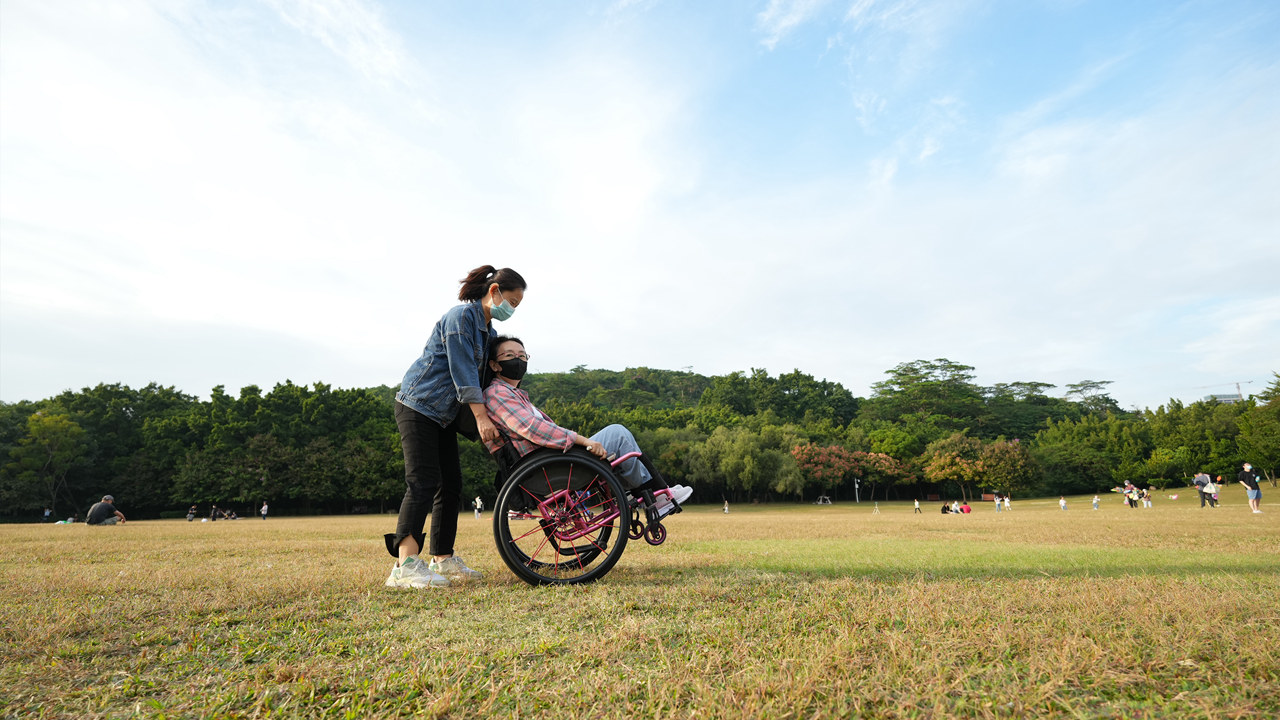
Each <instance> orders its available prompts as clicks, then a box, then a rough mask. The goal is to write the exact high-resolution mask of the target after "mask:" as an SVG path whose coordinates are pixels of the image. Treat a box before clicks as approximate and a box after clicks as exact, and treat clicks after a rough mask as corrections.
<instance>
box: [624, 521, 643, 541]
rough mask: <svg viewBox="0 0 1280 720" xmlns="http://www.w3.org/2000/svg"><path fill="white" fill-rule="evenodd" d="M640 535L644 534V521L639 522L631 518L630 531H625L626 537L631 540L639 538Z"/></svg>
mask: <svg viewBox="0 0 1280 720" xmlns="http://www.w3.org/2000/svg"><path fill="white" fill-rule="evenodd" d="M642 535H644V523H642V522H640V521H639V520H632V521H631V528H630V531H629V532H628V533H627V537H629V538H631V539H632V540H639V539H640V537H641V536H642Z"/></svg>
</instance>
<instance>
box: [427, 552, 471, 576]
mask: <svg viewBox="0 0 1280 720" xmlns="http://www.w3.org/2000/svg"><path fill="white" fill-rule="evenodd" d="M430 569H431V571H432V572H435V573H439V574H441V575H443V576H445V577H447V578H449V579H450V580H461V581H467V580H479V579H480V578H482V577H484V573H482V572H480V571H479V570H472V569H471V568H469V567H467V564H466V563H465V562H463V561H462V558H460V557H458V556H457V555H454V556H452V557H447V558H445V559H443V560H432V561H431V565H430Z"/></svg>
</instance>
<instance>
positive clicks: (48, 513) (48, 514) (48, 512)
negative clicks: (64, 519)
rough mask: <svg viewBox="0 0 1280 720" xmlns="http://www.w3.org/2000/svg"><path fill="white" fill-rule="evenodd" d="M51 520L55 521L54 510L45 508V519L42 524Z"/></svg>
mask: <svg viewBox="0 0 1280 720" xmlns="http://www.w3.org/2000/svg"><path fill="white" fill-rule="evenodd" d="M51 520H53V509H52V508H45V509H44V519H42V520H41V521H40V522H50V521H51Z"/></svg>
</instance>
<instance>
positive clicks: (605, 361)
mask: <svg viewBox="0 0 1280 720" xmlns="http://www.w3.org/2000/svg"><path fill="white" fill-rule="evenodd" d="M1278 38H1280V4H1277V3H1274V2H1271V0H1206V1H1199V0H1193V1H1191V2H1175V1H1173V0H1158V1H1150V2H1145V1H1142V0H1132V1H1130V2H1124V3H1117V2H1113V1H1111V0H1097V1H1092V0H939V1H937V2H935V1H933V0H753V1H751V2H746V1H743V2H715V3H685V2H673V1H663V0H615V1H613V2H570V1H562V2H554V3H528V2H490V1H486V0H476V1H472V2H465V3H457V2H416V1H413V0H393V1H390V2H375V1H373V0H309V1H303V0H244V1H241V0H151V1H147V0H132V1H112V0H102V1H100V2H94V3H52V2H48V1H47V0H4V3H3V4H0V401H4V402H16V401H19V400H39V399H43V398H47V397H52V396H54V395H56V394H58V393H60V392H62V391H64V390H67V389H72V390H78V389H80V388H84V387H92V386H96V385H98V384H99V383H123V384H126V385H129V386H131V387H135V388H137V387H142V386H144V385H146V384H148V383H151V382H156V383H159V384H161V385H164V386H173V387H176V388H177V389H178V390H181V391H183V392H187V393H189V394H192V395H197V396H201V397H207V396H208V395H209V392H210V391H211V390H212V388H214V387H215V386H219V385H221V386H225V387H226V388H227V390H228V392H231V393H232V394H236V393H238V391H239V389H240V388H242V387H245V386H248V385H257V386H260V387H261V388H263V389H264V390H268V389H270V388H271V387H273V386H275V385H276V384H278V383H282V382H285V381H286V380H291V381H292V382H294V383H297V384H310V383H315V382H324V383H326V384H329V385H331V386H335V387H372V386H377V385H398V384H399V382H400V380H401V377H402V376H403V374H404V372H405V370H406V369H407V368H408V367H409V365H410V364H411V363H412V361H413V360H414V359H415V358H416V357H417V356H418V354H419V353H420V352H421V351H422V347H423V345H424V344H425V342H426V339H427V337H428V336H429V334H430V332H431V329H432V327H433V326H434V325H435V323H436V321H437V320H438V319H439V317H440V316H441V315H442V314H443V313H444V312H445V311H446V310H447V309H448V308H449V307H451V306H452V305H454V304H456V303H457V290H458V281H459V280H460V279H461V278H462V277H463V276H464V275H465V274H466V272H467V271H468V270H470V269H471V268H473V267H477V266H480V265H485V264H493V265H496V266H499V267H503V266H507V267H512V268H514V269H516V270H517V271H519V272H520V273H521V274H522V275H523V276H524V277H525V279H526V280H527V281H528V289H527V291H526V295H525V300H524V302H523V303H522V304H521V306H520V308H519V309H518V310H517V312H516V314H515V315H514V317H512V318H511V319H510V320H509V321H507V322H504V323H496V326H497V329H498V330H499V331H501V332H505V333H510V334H515V335H518V336H520V337H522V338H523V339H524V341H525V343H526V346H527V348H528V350H529V352H530V354H531V357H532V361H531V363H530V366H531V367H530V370H531V372H557V371H567V370H569V369H571V368H573V367H575V366H579V365H585V366H587V367H591V368H606V369H613V370H623V369H625V368H628V367H639V366H646V367H652V368H663V369H669V370H692V371H693V372H697V373H702V374H705V375H719V374H725V373H729V372H733V371H739V370H740V371H745V372H750V370H751V369H753V368H763V369H765V370H767V371H768V372H769V373H771V374H774V375H776V374H779V373H785V372H790V371H792V370H796V369H798V370H800V371H802V372H804V373H807V374H809V375H812V376H814V377H816V378H818V379H828V380H833V381H837V382H840V383H842V384H843V385H845V386H846V387H847V388H848V389H849V390H850V391H851V392H853V394H854V395H857V396H864V397H865V396H869V395H870V394H871V393H872V384H873V383H876V382H878V381H880V380H883V379H884V378H885V377H886V376H885V372H886V371H887V370H889V369H891V368H893V367H894V366H896V365H898V364H899V363H904V362H910V361H913V360H918V359H935V358H947V359H949V360H951V361H954V362H958V363H963V364H965V365H970V366H973V367H974V368H975V369H974V374H975V382H978V383H979V384H982V385H994V384H995V383H1001V382H1016V381H1035V382H1046V383H1052V384H1054V385H1056V386H1057V387H1056V388H1055V389H1052V390H1050V391H1049V394H1053V395H1061V394H1064V393H1065V392H1066V387H1065V386H1066V385H1067V384H1068V383H1075V382H1080V381H1082V380H1108V381H1111V382H1112V384H1111V385H1110V386H1108V390H1109V392H1110V395H1111V396H1112V397H1113V398H1114V399H1115V400H1116V401H1117V402H1118V403H1119V404H1120V405H1121V406H1122V407H1125V408H1155V407H1156V406H1158V405H1161V404H1165V403H1167V402H1168V401H1169V400H1170V399H1171V398H1176V399H1179V400H1182V401H1184V402H1189V401H1192V400H1195V399H1198V398H1200V397H1203V396H1205V395H1207V394H1210V393H1233V392H1235V390H1236V386H1235V383H1237V382H1241V383H1243V384H1242V385H1241V389H1242V390H1243V392H1244V393H1245V394H1246V395H1247V394H1249V393H1250V392H1258V391H1261V390H1262V389H1264V388H1265V387H1266V386H1267V384H1268V383H1269V382H1271V380H1272V378H1273V376H1272V373H1273V372H1275V371H1277V370H1280V289H1278V287H1277V280H1276V278H1277V276H1278V275H1280V273H1278V269H1280V132H1278V131H1280V39H1278Z"/></svg>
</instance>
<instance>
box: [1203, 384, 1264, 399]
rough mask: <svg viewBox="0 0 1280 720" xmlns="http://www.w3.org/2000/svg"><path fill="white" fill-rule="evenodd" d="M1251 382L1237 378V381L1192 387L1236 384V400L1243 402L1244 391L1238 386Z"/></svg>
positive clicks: (1206, 387)
mask: <svg viewBox="0 0 1280 720" xmlns="http://www.w3.org/2000/svg"><path fill="white" fill-rule="evenodd" d="M1251 382H1253V381H1252V380H1237V381H1235V382H1227V383H1218V384H1217V385H1201V386H1200V387H1198V388H1194V389H1195V390H1208V389H1209V388H1216V387H1227V386H1228V385H1235V386H1236V399H1237V400H1239V401H1241V402H1244V393H1243V392H1241V391H1240V386H1241V385H1248V384H1249V383H1251Z"/></svg>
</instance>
